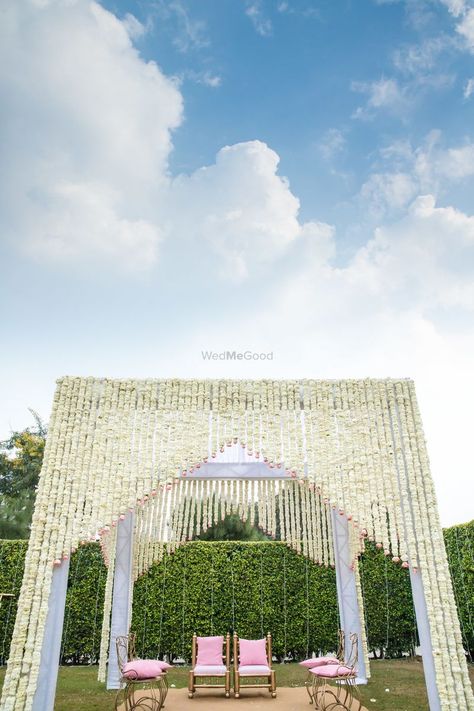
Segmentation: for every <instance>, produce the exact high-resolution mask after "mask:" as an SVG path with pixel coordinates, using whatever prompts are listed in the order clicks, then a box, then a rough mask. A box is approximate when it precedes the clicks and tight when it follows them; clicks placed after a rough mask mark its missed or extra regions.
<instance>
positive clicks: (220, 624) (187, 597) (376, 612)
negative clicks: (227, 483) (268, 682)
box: [0, 522, 474, 663]
mask: <svg viewBox="0 0 474 711" xmlns="http://www.w3.org/2000/svg"><path fill="white" fill-rule="evenodd" d="M445 540H446V547H447V551H448V556H449V562H450V567H451V572H452V576H453V581H454V586H455V593H456V600H457V604H458V609H459V613H460V619H461V625H462V630H463V637H464V640H465V645H466V649H468V650H469V652H470V654H472V653H473V650H474V630H473V621H474V564H473V557H472V553H473V550H474V545H473V544H474V522H471V523H469V524H465V525H463V526H456V527H454V528H451V529H447V530H446V531H445ZM25 551H26V542H25V541H0V592H2V593H5V592H13V593H14V594H15V597H14V598H4V599H3V601H2V604H1V606H0V663H5V661H6V659H7V657H8V652H9V645H10V638H11V634H12V629H13V623H14V617H15V614H16V600H17V596H18V592H19V589H20V585H21V577H22V572H23V561H24V556H25ZM361 576H362V583H363V589H364V598H365V603H366V619H367V627H368V637H369V649H370V650H372V651H377V653H378V654H380V653H383V654H385V656H399V655H401V654H402V653H410V652H412V651H413V649H414V646H415V644H416V632H415V621H414V612H413V603H412V599H411V591H410V583H409V577H408V574H407V571H405V570H403V569H402V568H401V567H400V566H396V565H393V564H392V563H391V562H390V561H387V559H386V558H385V557H384V556H383V554H382V553H381V552H380V551H376V550H375V549H374V547H372V546H368V549H367V551H366V553H365V554H364V556H363V559H362V565H361ZM105 577H106V571H105V567H104V565H103V563H102V559H101V555H100V550H99V547H98V545H97V544H91V545H88V546H84V547H81V548H80V549H79V551H78V552H77V553H75V554H74V555H73V556H72V560H71V569H70V575H69V584H68V594H67V602H66V612H65V621H64V632H63V643H62V661H63V662H64V663H82V662H95V661H96V660H97V658H98V654H99V644H100V630H101V621H102V608H103V597H104V585H105ZM232 590H233V594H232ZM285 612H286V614H285ZM308 612H309V614H308ZM285 619H286V623H285ZM132 625H133V629H135V630H136V632H137V635H138V652H139V653H140V654H144V655H151V656H154V655H156V654H158V653H160V654H168V655H170V657H172V658H176V657H183V656H184V658H185V659H188V658H189V654H190V640H191V636H192V633H193V632H194V631H196V632H198V633H199V634H211V633H215V634H222V633H225V632H226V631H227V630H229V631H232V630H233V629H236V630H237V631H238V632H239V634H241V635H242V636H247V637H260V636H261V634H262V631H263V632H266V631H268V630H270V631H271V632H272V634H273V638H274V651H275V654H276V655H277V656H278V657H279V658H280V659H281V658H283V657H284V656H285V654H286V655H287V656H290V657H293V658H301V657H304V656H306V654H307V653H308V652H309V653H311V652H313V651H315V652H318V651H322V652H324V651H327V650H330V649H334V646H335V633H336V630H337V627H338V617H337V598H336V587H335V574H334V571H333V570H331V569H326V568H321V567H319V566H315V565H313V564H312V563H310V562H308V561H307V560H306V559H305V558H304V557H302V556H299V555H297V554H296V553H294V552H293V551H291V550H289V549H288V548H287V547H286V546H285V545H284V544H283V543H277V542H245V543H244V542H237V541H235V542H234V541H218V542H205V541H193V542H191V543H188V544H187V545H186V546H184V547H182V548H180V549H178V551H177V552H176V553H175V554H174V555H171V556H167V557H166V558H165V560H164V561H163V562H162V563H161V564H160V565H156V566H153V568H152V569H151V570H150V571H149V572H148V573H147V574H146V575H144V576H143V577H142V578H141V579H140V580H138V581H137V583H136V585H135V595H134V606H133V623H132Z"/></svg>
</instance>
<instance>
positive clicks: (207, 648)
mask: <svg viewBox="0 0 474 711" xmlns="http://www.w3.org/2000/svg"><path fill="white" fill-rule="evenodd" d="M223 644H224V637H222V636H220V637H198V638H197V648H198V653H197V659H196V664H199V665H201V664H213V665H216V664H217V665H219V666H220V665H221V664H222V645H223Z"/></svg>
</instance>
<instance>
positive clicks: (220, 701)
mask: <svg viewBox="0 0 474 711" xmlns="http://www.w3.org/2000/svg"><path fill="white" fill-rule="evenodd" d="M239 708H241V711H247V709H251V711H311V709H314V706H310V704H309V697H308V694H307V693H306V689H304V688H303V687H297V688H294V689H289V688H287V687H285V688H281V689H277V697H276V699H272V698H271V696H270V694H269V693H268V692H267V691H263V690H262V691H260V690H259V689H249V690H248V691H245V690H243V691H242V689H241V696H240V699H235V698H234V697H233V695H232V693H231V697H230V699H226V698H225V697H224V695H223V693H222V690H219V691H218V690H216V691H213V690H209V689H206V690H205V691H204V690H203V691H202V692H199V691H196V694H195V696H194V698H193V699H188V691H187V689H170V690H169V693H168V697H167V699H166V704H165V707H164V711H192V709H196V710H197V711H199V709H201V711H203V710H204V709H206V711H207V710H209V711H237V710H238V709H239ZM353 708H354V711H367V708H366V707H365V706H362V707H359V704H358V703H357V704H355V705H354V707H353ZM104 711H105V709H104ZM120 711H124V707H121V709H120Z"/></svg>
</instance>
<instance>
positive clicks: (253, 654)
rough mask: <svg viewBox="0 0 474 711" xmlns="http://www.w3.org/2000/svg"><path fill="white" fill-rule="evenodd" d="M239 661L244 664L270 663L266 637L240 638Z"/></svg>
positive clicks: (264, 664)
mask: <svg viewBox="0 0 474 711" xmlns="http://www.w3.org/2000/svg"><path fill="white" fill-rule="evenodd" d="M239 650H240V654H239V661H240V664H241V665H242V666H250V665H252V664H259V665H263V666H266V665H267V664H268V657H267V645H266V640H265V639H241V640H239Z"/></svg>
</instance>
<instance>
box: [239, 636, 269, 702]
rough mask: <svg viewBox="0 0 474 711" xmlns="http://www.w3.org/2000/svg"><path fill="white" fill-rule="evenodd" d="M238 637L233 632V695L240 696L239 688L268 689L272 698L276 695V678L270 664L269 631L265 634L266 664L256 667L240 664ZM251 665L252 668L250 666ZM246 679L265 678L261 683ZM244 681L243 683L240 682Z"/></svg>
mask: <svg viewBox="0 0 474 711" xmlns="http://www.w3.org/2000/svg"><path fill="white" fill-rule="evenodd" d="M239 652H240V648H239V637H238V635H237V632H234V696H235V698H236V699H238V698H239V697H240V691H241V689H268V691H269V692H270V694H271V695H272V698H273V699H274V698H275V697H276V678H275V671H274V670H273V669H272V668H271V666H272V636H271V634H270V632H269V633H268V634H267V636H266V657H267V662H268V666H266V667H262V668H261V669H258V666H254V665H249V666H248V667H247V668H245V667H242V665H241V664H240V655H239ZM251 667H253V669H252V668H251ZM247 679H250V680H252V679H265V681H264V682H263V683H262V682H260V683H257V682H255V683H250V684H249V683H248V682H247ZM242 682H244V683H242Z"/></svg>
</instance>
